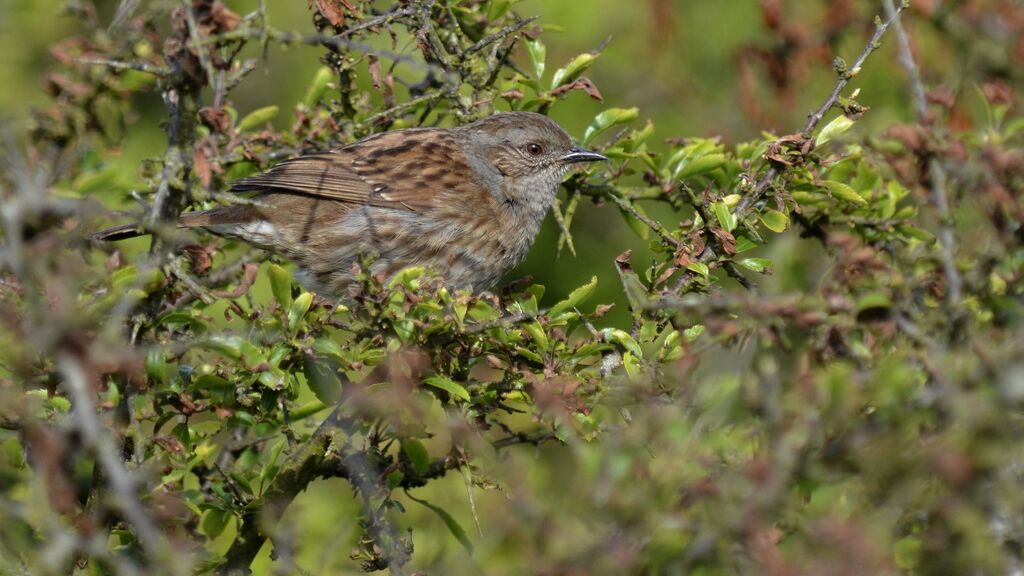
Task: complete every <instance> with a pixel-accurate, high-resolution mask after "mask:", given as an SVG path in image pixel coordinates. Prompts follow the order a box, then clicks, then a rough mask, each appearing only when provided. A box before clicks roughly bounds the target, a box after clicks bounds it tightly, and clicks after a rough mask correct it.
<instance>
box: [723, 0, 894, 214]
mask: <svg viewBox="0 0 1024 576" xmlns="http://www.w3.org/2000/svg"><path fill="white" fill-rule="evenodd" d="M908 5H909V2H907V0H901V2H900V5H899V7H897V8H895V10H894V11H893V13H892V15H891V16H890V17H889V19H888V20H886V21H885V22H881V21H878V23H877V25H876V27H875V33H874V34H873V35H872V36H871V40H869V41H868V43H867V45H865V46H864V50H862V51H861V53H860V56H859V57H858V58H857V60H856V61H855V62H854V63H853V66H852V67H850V68H849V69H848V70H846V71H843V72H841V73H840V74H839V79H838V80H837V81H836V85H835V86H834V87H833V88H832V93H831V94H829V96H828V98H826V99H825V101H824V102H822V103H821V106H818V109H817V110H815V111H814V112H812V113H811V115H810V116H808V117H807V123H806V124H804V127H803V130H801V132H800V134H801V136H803V138H804V139H805V140H806V139H809V138H810V137H811V133H812V132H813V131H814V129H815V128H817V127H818V124H819V123H820V122H821V120H822V118H824V117H825V114H826V113H827V112H828V111H829V110H830V109H831V108H832V107H833V106H835V105H836V102H838V101H839V95H840V94H842V92H843V89H844V88H846V85H847V84H849V83H850V80H852V79H853V77H854V76H856V75H857V74H859V73H860V70H861V67H862V66H864V62H866V61H867V59H868V56H870V55H871V53H872V52H874V51H875V50H877V49H878V47H879V46H880V45H881V44H880V40H881V39H882V35H884V34H885V31H886V30H888V29H889V27H890V26H892V25H894V24H896V23H897V22H899V18H900V14H901V13H902V12H903V11H904V10H906V8H907V6H908ZM785 170H786V167H785V166H779V165H777V164H774V163H773V164H772V165H771V167H769V168H768V172H766V173H765V175H764V176H762V177H761V179H760V180H758V182H757V186H756V187H755V188H754V192H753V193H752V194H750V195H749V196H746V197H744V198H743V199H742V200H741V201H740V203H739V204H738V205H737V206H736V209H735V210H734V211H733V213H734V214H735V215H736V218H737V219H740V218H741V217H742V216H743V215H744V214H745V213H746V211H747V210H749V209H750V208H751V207H752V206H753V205H754V204H755V203H756V202H757V201H758V200H760V199H761V197H762V196H764V194H765V192H767V191H768V188H770V187H771V185H772V182H774V181H775V177H776V176H780V175H782V173H783V172H785Z"/></svg>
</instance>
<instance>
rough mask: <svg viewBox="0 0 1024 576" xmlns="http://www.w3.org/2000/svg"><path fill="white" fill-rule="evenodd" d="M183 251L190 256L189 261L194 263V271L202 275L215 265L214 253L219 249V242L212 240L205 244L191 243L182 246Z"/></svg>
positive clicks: (197, 274)
mask: <svg viewBox="0 0 1024 576" xmlns="http://www.w3.org/2000/svg"><path fill="white" fill-rule="evenodd" d="M182 251H183V252H185V255H186V256H188V260H189V263H190V264H191V265H192V273H193V274H195V275H196V276H202V275H204V274H206V272H207V271H208V270H209V269H210V268H211V267H212V266H213V254H214V252H216V251H217V243H216V242H211V243H209V244H207V245H205V246H200V245H199V244H189V245H188V246H185V247H184V248H182Z"/></svg>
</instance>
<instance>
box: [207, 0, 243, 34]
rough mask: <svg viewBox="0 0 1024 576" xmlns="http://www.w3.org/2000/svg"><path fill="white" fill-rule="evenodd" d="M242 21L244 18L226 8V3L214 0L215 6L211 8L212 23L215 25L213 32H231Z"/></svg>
mask: <svg viewBox="0 0 1024 576" xmlns="http://www.w3.org/2000/svg"><path fill="white" fill-rule="evenodd" d="M241 21H242V18H241V17H240V16H239V15H238V14H235V13H234V12H232V11H231V9H230V8H228V7H227V6H225V5H224V2H222V1H221V0H214V2H213V5H212V6H211V7H210V23H211V24H212V25H213V32H214V33H215V34H221V33H224V32H230V31H232V30H234V29H235V28H237V27H238V23H239V22H241Z"/></svg>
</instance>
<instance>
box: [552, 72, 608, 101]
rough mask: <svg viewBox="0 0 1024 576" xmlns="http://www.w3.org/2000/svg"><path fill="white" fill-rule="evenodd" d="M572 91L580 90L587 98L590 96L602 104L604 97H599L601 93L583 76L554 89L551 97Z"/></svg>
mask: <svg viewBox="0 0 1024 576" xmlns="http://www.w3.org/2000/svg"><path fill="white" fill-rule="evenodd" d="M572 90H582V91H584V92H586V93H587V96H590V97H591V98H593V99H594V100H597V101H598V102H604V97H603V96H601V91H600V90H598V89H597V86H596V85H595V84H594V83H593V82H592V81H591V80H590V78H587V77H585V76H582V77H580V78H579V79H577V80H575V81H573V82H570V83H569V84H563V85H561V86H559V87H558V88H555V89H554V90H552V91H551V95H552V96H558V95H559V94H565V93H566V92H569V91H572Z"/></svg>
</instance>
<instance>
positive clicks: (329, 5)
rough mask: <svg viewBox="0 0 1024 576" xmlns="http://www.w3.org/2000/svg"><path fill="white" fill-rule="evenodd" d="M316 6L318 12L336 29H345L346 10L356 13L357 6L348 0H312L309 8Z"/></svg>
mask: <svg viewBox="0 0 1024 576" xmlns="http://www.w3.org/2000/svg"><path fill="white" fill-rule="evenodd" d="M314 4H315V5H316V10H317V12H319V13H320V15H321V16H323V17H324V18H325V19H326V20H327V22H329V23H330V25H331V26H334V27H335V28H344V26H345V9H346V8H347V9H348V10H349V11H352V12H354V11H355V6H352V4H351V3H350V2H349V1H348V0H310V2H309V6H310V7H312V6H313V5H314Z"/></svg>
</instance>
